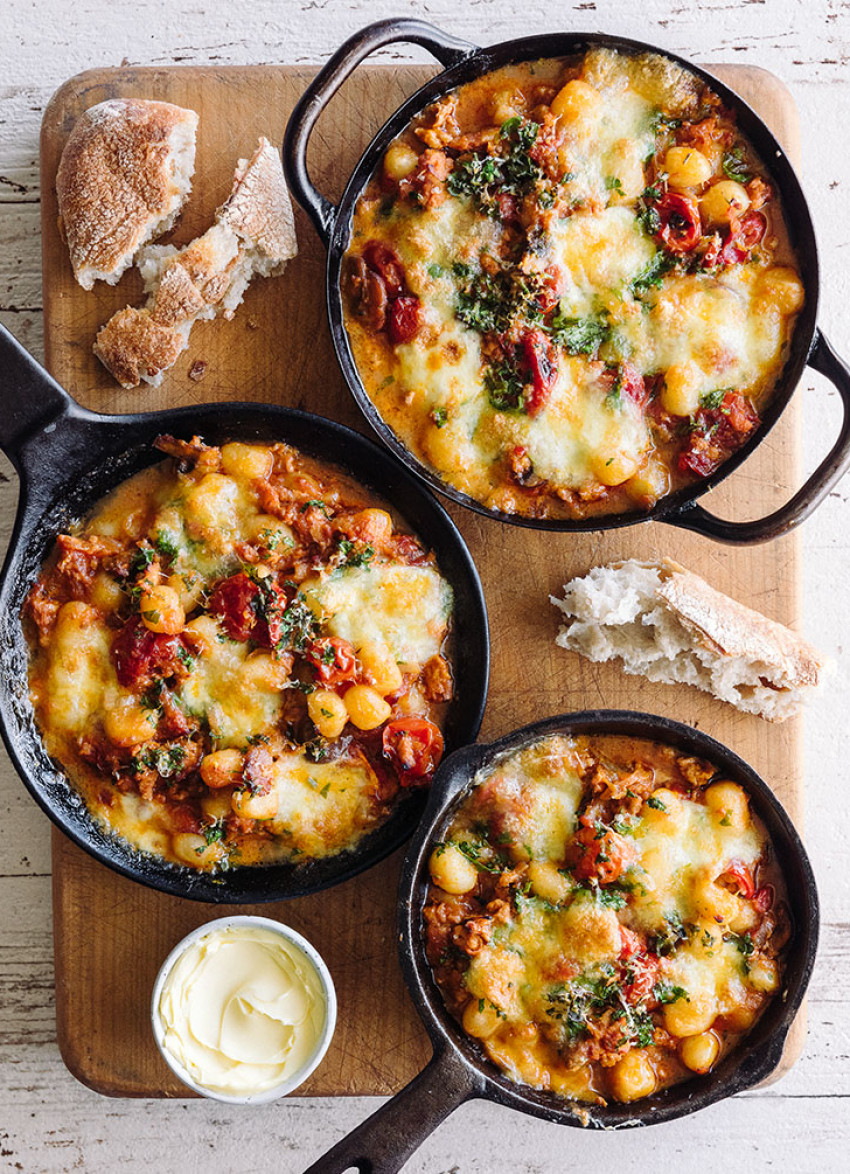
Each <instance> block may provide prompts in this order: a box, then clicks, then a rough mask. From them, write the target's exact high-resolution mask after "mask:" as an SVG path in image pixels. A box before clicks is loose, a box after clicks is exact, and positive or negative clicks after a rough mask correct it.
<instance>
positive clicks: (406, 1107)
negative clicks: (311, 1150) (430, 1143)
mask: <svg viewBox="0 0 850 1174" xmlns="http://www.w3.org/2000/svg"><path fill="white" fill-rule="evenodd" d="M483 1091H484V1079H483V1077H481V1076H478V1075H477V1074H475V1073H474V1072H473V1071H471V1070H470V1069H469V1068H467V1067H466V1065H465V1064H464V1063H463V1062H462V1061H461V1060H460V1059H459V1058H458V1057H457V1056H454V1055H452V1054H451V1053H449V1052H440V1053H437V1054H435V1055H434V1058H433V1059H432V1060H431V1063H430V1064H429V1065H428V1067H427V1068H425V1069H424V1070H423V1071H422V1072H420V1073H419V1075H418V1076H416V1077H414V1079H413V1080H411V1082H410V1084H408V1085H406V1086H405V1087H404V1088H403V1089H402V1090H401V1092H400V1093H397V1094H396V1095H395V1096H394V1097H393V1098H392V1100H389V1101H387V1103H386V1104H385V1105H382V1106H381V1108H380V1109H378V1111H377V1112H376V1113H373V1114H372V1116H371V1117H369V1118H367V1120H365V1121H364V1122H363V1124H362V1125H358V1127H357V1128H356V1129H354V1130H352V1132H351V1133H349V1134H348V1135H347V1136H346V1137H344V1138H343V1139H342V1141H339V1142H337V1144H336V1145H335V1146H334V1147H333V1149H330V1150H328V1152H327V1153H326V1154H324V1155H323V1156H322V1157H321V1158H319V1159H318V1161H316V1162H314V1163H313V1165H312V1166H310V1167H309V1168H308V1169H307V1170H305V1171H304V1174H344V1172H346V1171H354V1170H356V1171H357V1172H358V1174H397V1171H399V1170H400V1169H401V1168H402V1166H403V1165H404V1164H405V1162H406V1161H407V1160H408V1158H409V1157H410V1155H411V1154H412V1153H414V1151H416V1150H417V1149H419V1147H420V1145H422V1142H423V1141H425V1139H426V1138H427V1137H429V1136H430V1134H432V1133H433V1132H434V1130H435V1129H436V1128H437V1126H438V1125H439V1124H440V1123H441V1122H442V1121H444V1120H445V1119H446V1117H448V1116H449V1114H450V1113H452V1112H454V1110H455V1109H457V1108H458V1107H459V1106H460V1105H462V1104H463V1102H464V1101H468V1100H471V1099H472V1098H473V1097H477V1096H481V1094H482V1093H483Z"/></svg>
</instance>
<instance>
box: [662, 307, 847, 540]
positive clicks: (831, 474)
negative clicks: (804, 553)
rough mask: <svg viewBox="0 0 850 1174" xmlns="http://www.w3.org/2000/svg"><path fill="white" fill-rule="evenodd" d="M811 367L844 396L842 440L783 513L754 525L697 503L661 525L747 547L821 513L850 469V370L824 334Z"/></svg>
mask: <svg viewBox="0 0 850 1174" xmlns="http://www.w3.org/2000/svg"><path fill="white" fill-rule="evenodd" d="M809 366H810V367H814V369H815V370H816V371H820V373H821V375H825V376H826V377H827V379H828V380H829V381H830V383H832V384H833V386H834V387H835V388H836V390H837V391H838V394H839V395H840V396H841V403H842V407H843V411H844V418H843V420H842V422H841V431H840V432H839V434H838V439H837V440H836V442H835V444H834V445H833V446H832V448H831V449H830V450H829V453H828V454H827V456H826V457H825V458H824V459H823V460H822V461H821V463H820V464H819V465H818V467H817V468H816V469H815V471H814V473H812V475H811V477H810V478H809V479H808V481H807V482H806V483H805V485H804V486H803V487H802V489H799V490H798V491H797V492H796V493H795V494H794V496H793V497H792V498H791V500H790V501H789V502H787V503H786V504H785V505H784V506H782V507H781V508H780V509H778V510H775V511H774V512H773V513H772V514H768V515H767V517H766V518H757V519H755V520H754V521H752V522H728V521H726V519H725V518H717V517H715V516H714V514H710V513H709V512H708V510H705V509H703V507H702V506H700V505H697V504H696V503H694V504H692V505H688V506H685V507H684V508H683V509H682V510H680V511H679V512H678V513H675V514H670V515H668V516H667V517H663V518H661V521H663V522H667V523H668V524H669V525H671V526H681V527H682V528H683V529H685V530H694V531H695V532H696V533H697V534H703V535H705V536H706V537H707V538H715V539H717V541H718V542H728V543H733V544H737V545H746V544H750V543H756V542H769V541H770V540H771V539H773V538H781V537H782V536H783V535H785V534H788V533H790V532H791V531H792V530H793V529H795V528H796V527H797V526H799V525H800V523H801V522H803V521H805V519H806V518H807V517H808V516H809V514H811V513H812V512H813V511H814V510H816V509H817V507H818V506H819V505H820V503H821V502H822V501H823V499H824V498H825V497H826V495H827V494H828V493H829V491H830V490H831V489H832V488H833V486H834V485H835V484H836V483H837V482H838V481H839V480H840V479H841V478H842V477H843V476H844V474H845V472H846V471H847V467H848V465H850V367H848V366H847V364H846V363H845V362H844V360H843V359H841V358H839V357H838V355H837V354H836V353H835V351H834V350H833V349H832V347H831V346H830V344H829V342H828V341H827V339H826V338H825V337H824V335H823V334H822V333H821V331H820V330H819V331H818V332H817V334H816V335H815V343H814V346H813V347H812V350H811V353H810V354H809Z"/></svg>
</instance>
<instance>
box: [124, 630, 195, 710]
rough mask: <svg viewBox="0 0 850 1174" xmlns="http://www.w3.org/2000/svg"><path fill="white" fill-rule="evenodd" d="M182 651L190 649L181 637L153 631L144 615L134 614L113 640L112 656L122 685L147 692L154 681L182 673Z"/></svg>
mask: <svg viewBox="0 0 850 1174" xmlns="http://www.w3.org/2000/svg"><path fill="white" fill-rule="evenodd" d="M181 651H182V652H183V653H184V654H185V653H186V652H188V651H190V650H189V649H188V647H187V645H186V644H184V642H183V641H182V640H181V638H180V636H166V635H165V634H162V633H157V632H151V631H150V630H149V629H148V628H147V627H145V624H144V622H143V620H142V618H141V616H133V617H132V619H129V620H127V622H126V624H125V625H124V627H123V628H122V629H121V631H120V632H119V633H118V635H117V636H116V637H115V639H114V640H113V641H112V648H111V649H110V655H111V657H112V663H113V664H114V665H115V673H116V676H117V677H118V683H119V685H123V686H124V688H125V689H134V690H137V691H138V692H144V690H145V689H149V688H150V686H151V685H152V684H153V682H154V681H155V680H161V679H162V678H164V677H166V678H167V677H171V676H174V674H175V673H177V672H179V670H180V666H181V663H182V662H181V660H180V655H181Z"/></svg>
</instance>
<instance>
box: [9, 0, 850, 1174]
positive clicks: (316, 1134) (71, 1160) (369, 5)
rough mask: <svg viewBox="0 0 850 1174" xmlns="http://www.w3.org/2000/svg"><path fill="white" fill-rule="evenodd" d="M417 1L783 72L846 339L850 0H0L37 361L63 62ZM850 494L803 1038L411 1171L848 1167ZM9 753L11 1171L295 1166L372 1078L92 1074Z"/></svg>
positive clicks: (318, 30)
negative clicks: (47, 159) (748, 1071)
mask: <svg viewBox="0 0 850 1174" xmlns="http://www.w3.org/2000/svg"><path fill="white" fill-rule="evenodd" d="M402 12H403V13H404V14H405V15H410V14H413V13H415V14H416V15H420V16H423V17H425V18H426V19H430V20H432V21H434V22H436V23H438V24H441V25H443V26H444V27H445V28H447V29H449V30H451V31H452V32H455V33H457V34H459V35H460V36H463V37H466V38H468V39H470V40H473V41H478V42H479V43H481V42H485V43H486V42H494V41H498V40H504V39H506V38H508V37H511V36H516V35H520V34H523V33H529V32H544V31H547V30H553V29H558V28H569V29H582V30H585V31H598V30H602V31H609V32H618V33H622V34H624V35H626V36H633V37H636V38H639V39H644V40H651V41H655V42H657V43H658V44H659V45H661V46H664V47H667V48H669V49H671V50H674V51H677V52H681V53H684V54H685V55H688V56H691V57H693V58H694V59H697V60H700V61H712V60H714V61H737V62H746V63H749V64H752V65H761V66H763V67H765V68H767V69H770V70H772V71H773V72H774V73H776V74H778V75H779V76H780V77H781V78H783V80H784V81H785V82H786V83H787V84H788V85H789V86H790V88H791V90H792V92H793V95H794V97H795V99H796V101H797V103H798V106H799V109H800V115H801V122H802V129H803V181H804V186H805V188H806V191H807V192H808V195H809V199H810V201H811V204H812V208H813V211H814V216H815V223H816V227H817V229H818V234H819V239H820V242H821V247H822V265H823V287H822V288H823V292H822V305H821V322H822V324H823V326H824V327H825V329H826V330H827V332H828V333H829V335H830V336H831V338H832V340H833V342H834V343H835V344H836V345H837V346H838V348H839V350H840V351H841V352H842V353H843V354H844V355H847V354H848V353H850V310H848V307H850V265H848V262H850V150H848V146H850V142H848V133H850V132H848V126H850V75H848V66H850V0H690V2H687V3H684V2H683V0H640V2H639V3H638V2H635V0H595V2H593V0H584V2H575V3H570V2H568V0H466V2H465V3H463V2H458V0H429V2H427V3H417V2H415V0H407V2H406V3H393V2H392V0H251V2H250V3H244V2H243V3H232V2H230V0H227V2H222V0H206V3H203V4H199V3H197V0H132V2H128V0H2V3H0V321H2V322H3V323H4V324H5V325H6V326H8V327H9V328H10V329H11V330H12V331H13V332H14V333H15V334H16V335H17V336H18V338H20V339H21V341H22V342H23V343H24V344H25V345H26V346H27V347H29V349H30V350H31V351H32V352H33V353H34V354H35V355H36V356H38V357H41V350H42V333H41V330H42V327H41V309H40V307H41V257H40V240H39V206H38V205H39V175H38V132H39V124H40V121H41V115H42V112H43V110H44V107H45V105H46V103H47V101H48V99H49V97H50V95H51V93H52V92H53V91H54V89H55V88H56V87H57V86H58V85H59V84H60V82H62V81H64V80H65V79H66V78H67V77H69V76H71V75H72V74H75V73H77V72H79V71H80V70H83V69H87V68H89V67H91V66H95V65H118V64H120V63H121V61H122V60H124V59H126V60H127V61H129V62H130V63H132V64H139V65H156V64H171V63H195V64H208V63H209V64H214V63H221V64H243V63H250V62H268V63H274V62H297V63H313V62H321V61H323V60H325V58H326V57H327V56H328V54H329V53H330V52H331V51H332V50H333V49H335V48H336V46H337V45H338V44H339V43H340V41H341V40H342V39H343V38H344V37H345V36H347V35H348V34H349V33H351V32H353V31H354V30H355V29H357V28H359V27H360V26H361V25H363V24H365V23H367V22H368V21H370V20H375V19H378V18H379V17H383V16H391V15H398V14H400V13H402ZM387 56H390V57H397V56H398V54H396V53H395V52H393V53H392V54H390V55H385V59H386V57H387ZM417 59H424V58H421V57H420V58H417ZM0 380H2V372H0ZM809 383H810V385H808V384H809ZM803 396H804V402H805V451H806V463H807V467H809V468H811V467H812V466H813V464H814V462H815V459H816V457H817V456H818V454H820V453H822V452H823V451H824V450H825V447H826V445H827V443H828V438H829V437H831V436H832V435H834V431H835V428H836V425H837V419H838V409H837V403H836V399H837V397H836V396H835V394H834V393H832V392H831V391H827V390H826V389H825V388H824V387H823V386H821V385H820V384H819V383H816V381H815V379H814V378H812V379H811V380H810V381H808V383H807V386H806V387H805V389H804V392H803ZM0 410H2V408H0ZM0 476H3V477H6V478H8V480H5V481H3V482H2V483H0V544H2V545H3V546H5V543H6V541H7V539H8V534H9V530H10V528H11V524H12V517H13V512H14V504H15V499H16V493H17V490H16V486H15V484H14V478H13V475H12V474H11V470H10V468H9V466H8V463H6V462H5V461H3V459H2V458H0ZM848 498H850V480H848V482H847V483H845V484H844V485H842V486H840V487H839V488H838V491H837V492H835V493H833V495H832V497H831V498H830V500H829V501H827V502H826V503H825V505H824V506H823V507H822V508H821V510H820V511H819V512H818V514H817V516H816V517H815V518H814V519H813V520H812V521H810V522H809V523H808V524H807V525H806V527H805V531H804V551H805V554H806V566H807V570H806V577H805V622H804V629H805V633H806V635H807V636H808V637H809V638H810V639H811V640H813V641H814V642H815V643H816V644H818V645H819V646H820V647H821V648H822V649H824V650H825V651H826V652H828V653H830V654H831V655H833V656H834V657H835V658H836V660H837V662H838V673H837V677H836V679H835V680H834V682H833V684H832V687H831V690H830V693H829V694H828V696H826V697H825V698H823V699H821V700H820V701H819V703H818V705H817V708H816V709H815V710H814V711H813V712H812V713H811V714H810V716H809V719H808V723H807V737H806V745H807V754H806V791H807V821H806V823H807V827H806V835H807V841H808V845H809V849H810V851H811V854H812V858H813V862H814V866H815V871H816V873H817V875H818V878H819V880H820V886H821V895H822V902H823V920H824V930H823V936H822V946H821V952H820V959H819V964H818V967H817V971H816V973H815V977H814V981H813V984H812V990H811V998H810V1004H809V1023H810V1029H809V1038H808V1043H807V1046H806V1051H805V1054H804V1056H803V1058H802V1059H801V1060H800V1062H799V1063H798V1064H797V1066H796V1068H795V1069H794V1070H793V1071H792V1072H791V1074H790V1075H789V1076H787V1077H786V1078H785V1079H784V1080H783V1081H782V1082H780V1083H779V1084H778V1085H775V1086H774V1087H772V1088H770V1089H767V1090H766V1091H764V1092H760V1093H751V1094H748V1095H745V1096H742V1097H738V1098H736V1099H734V1100H732V1101H726V1102H724V1103H722V1104H720V1105H717V1106H715V1107H714V1108H711V1109H708V1110H706V1111H705V1112H703V1113H701V1114H699V1115H697V1116H696V1117H694V1118H692V1119H690V1120H684V1121H678V1122H674V1123H672V1124H670V1125H663V1126H657V1127H655V1128H653V1129H649V1130H643V1131H640V1132H636V1133H627V1134H623V1133H620V1134H612V1135H599V1134H592V1135H587V1134H583V1133H582V1132H580V1131H578V1130H565V1129H563V1128H561V1127H559V1126H555V1125H545V1124H542V1123H540V1122H536V1121H533V1120H531V1119H529V1118H526V1117H523V1116H520V1115H519V1114H516V1113H514V1112H512V1111H511V1110H507V1109H497V1108H495V1107H494V1106H492V1105H488V1104H483V1103H474V1104H472V1105H468V1106H466V1107H464V1108H462V1109H461V1110H459V1111H458V1113H457V1114H456V1115H455V1116H454V1117H453V1118H451V1120H450V1121H449V1122H447V1123H446V1125H444V1126H443V1127H442V1128H441V1129H440V1130H439V1131H438V1132H437V1134H436V1135H435V1136H434V1137H433V1138H432V1139H431V1140H430V1141H429V1142H427V1143H426V1145H425V1146H424V1147H423V1148H422V1150H421V1151H420V1152H419V1153H418V1154H417V1155H416V1156H415V1157H414V1158H413V1159H412V1161H411V1162H410V1164H409V1166H408V1167H407V1169H408V1170H409V1171H410V1172H411V1174H425V1172H427V1174H501V1172H502V1171H507V1170H515V1171H524V1172H527V1174H537V1172H543V1171H547V1172H548V1171H562V1170H563V1171H568V1170H572V1169H587V1170H593V1171H597V1172H601V1174H607V1172H608V1171H611V1172H614V1171H616V1172H617V1174H631V1172H632V1171H635V1172H637V1171H644V1170H648V1169H671V1168H675V1169H676V1171H677V1174H685V1172H690V1171H700V1172H701V1174H702V1172H710V1171H725V1170H733V1169H739V1170H740V1169H745V1170H748V1171H761V1170H766V1169H775V1170H779V1171H784V1170H792V1169H793V1170H795V1171H798V1172H801V1174H803V1172H807V1171H817V1174H824V1172H829V1171H837V1170H847V1169H848V1168H850V989H848V987H850V868H849V867H848V866H850V853H848V851H847V841H848V827H850V816H848V814H847V812H848V806H850V799H848V796H849V795H850V791H849V790H848V779H847V773H848V772H847V767H846V765H845V763H846V756H847V748H848V745H850V737H848V732H849V731H848V717H847V714H848V702H850V648H848V649H845V648H844V643H845V639H846V638H847V636H848V635H850V624H848V617H847V611H848V606H850V589H848V584H850V501H848ZM0 758H2V760H0V1170H22V1171H25V1172H26V1174H37V1172H41V1171H57V1172H59V1171H63V1172H64V1171H67V1170H78V1169H79V1170H86V1171H89V1172H92V1174H97V1172H107V1171H109V1172H110V1174H111V1172H112V1171H116V1170H119V1169H120V1170H121V1171H126V1172H127V1174H130V1172H132V1171H146V1172H149V1174H150V1172H156V1174H160V1172H171V1171H181V1172H185V1174H191V1172H194V1171H198V1172H201V1171H203V1172H204V1174H206V1172H207V1171H213V1172H216V1174H218V1172H224V1171H227V1172H229V1171H242V1170H245V1171H251V1172H252V1174H260V1172H262V1171H275V1172H281V1174H289V1172H293V1174H294V1172H297V1171H300V1170H301V1169H302V1168H303V1167H304V1166H305V1165H307V1164H308V1163H309V1161H312V1160H313V1159H314V1158H315V1157H316V1156H317V1155H318V1154H319V1153H321V1152H322V1151H323V1150H324V1149H325V1148H326V1147H327V1146H328V1145H329V1144H330V1143H331V1142H332V1141H333V1140H335V1139H336V1138H338V1137H339V1136H341V1134H342V1133H343V1132H345V1131H346V1130H348V1129H349V1128H351V1127H352V1126H353V1125H355V1124H356V1123H357V1122H359V1121H360V1120H362V1119H363V1118H364V1117H365V1116H366V1115H367V1114H368V1113H369V1112H370V1111H371V1110H372V1108H373V1107H374V1102H373V1101H371V1100H368V1099H366V1098H358V1099H351V1100H349V1099H336V1100H308V1099H302V1100H297V1099H295V1100H289V1101H285V1102H281V1103H278V1104H275V1105H271V1106H268V1107H266V1108H262V1109H255V1110H244V1111H236V1110H234V1109H231V1108H228V1107H225V1106H220V1105H214V1104H212V1103H198V1102H179V1103H178V1102H170V1103H163V1102H154V1101H151V1102H148V1101H112V1100H107V1099H104V1098H101V1097H99V1096H97V1095H96V1094H95V1093H92V1092H90V1091H89V1090H88V1089H86V1088H84V1087H82V1086H81V1085H79V1084H77V1083H76V1081H75V1080H74V1079H73V1077H71V1076H70V1075H69V1074H68V1072H67V1071H66V1069H65V1067H64V1065H63V1063H62V1060H61V1058H60V1056H59V1053H58V1050H57V1048H56V1043H55V1036H54V1019H53V966H52V948H51V924H50V919H51V908H50V854H49V829H48V824H47V821H46V820H45V818H44V817H43V816H42V815H41V814H40V813H39V812H38V810H37V809H36V807H35V806H34V804H33V803H32V801H31V800H30V799H29V797H28V796H27V794H26V792H25V791H24V788H23V786H22V785H21V783H20V781H19V780H18V778H17V776H16V775H15V773H14V771H13V770H12V768H11V766H10V765H9V763H8V761H7V760H6V758H5V755H2V756H0Z"/></svg>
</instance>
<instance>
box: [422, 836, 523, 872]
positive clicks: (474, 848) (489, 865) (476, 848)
mask: <svg viewBox="0 0 850 1174" xmlns="http://www.w3.org/2000/svg"><path fill="white" fill-rule="evenodd" d="M450 846H451V847H452V848H456V849H457V850H458V852H460V854H461V855H462V856H465V857H466V859H467V860H468V861H469V862H470V863H471V864H474V865H475V867H476V868H480V869H482V871H483V872H504V870H505V869H506V868H507V867H508V862H507V860H505V858H504V857H503V856H500V855H498V854H497V853H495V852H493V851H492V849H491V847H490V845H489V844H486V843H476V841H475V840H449V841H445V840H444V841H442V842H441V843H439V844H438V845H437V855H438V856H439V855H442V853H443V852H445V850H446V848H448V847H450ZM491 853H492V856H491Z"/></svg>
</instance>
